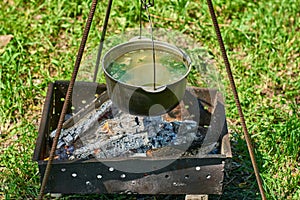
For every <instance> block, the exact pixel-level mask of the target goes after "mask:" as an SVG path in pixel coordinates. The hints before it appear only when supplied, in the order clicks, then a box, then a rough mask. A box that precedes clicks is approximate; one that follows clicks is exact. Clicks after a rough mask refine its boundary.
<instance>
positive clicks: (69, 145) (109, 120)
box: [51, 100, 217, 160]
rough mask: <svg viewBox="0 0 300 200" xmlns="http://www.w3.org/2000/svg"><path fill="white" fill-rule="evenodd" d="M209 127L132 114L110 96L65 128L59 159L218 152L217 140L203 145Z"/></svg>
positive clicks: (60, 139)
mask: <svg viewBox="0 0 300 200" xmlns="http://www.w3.org/2000/svg"><path fill="white" fill-rule="evenodd" d="M176 120H177V119H176ZM207 129H208V128H205V127H201V126H198V123H197V122H196V121H193V120H183V121H166V120H165V118H164V117H163V116H151V117H149V116H145V117H143V116H134V115H130V114H127V113H124V112H123V111H121V110H119V109H118V108H116V107H115V106H114V105H113V104H112V102H111V101H110V100H109V101H106V102H104V103H103V104H102V105H101V106H100V107H99V108H98V109H96V110H91V111H90V112H88V113H87V114H86V116H85V117H83V118H82V119H81V120H79V121H78V122H77V123H75V124H74V125H73V126H70V127H69V128H67V129H65V130H63V131H62V134H61V135H60V138H59V142H58V145H57V149H58V150H57V151H58V152H57V155H59V159H60V160H65V159H69V160H71V159H74V158H77V159H89V158H97V159H108V158H115V157H146V156H148V157H163V156H181V155H183V156H200V155H203V154H205V153H206V154H207V153H211V154H214V153H217V150H216V151H214V150H213V151H211V148H212V147H216V146H217V144H209V145H207V146H205V147H203V148H200V147H201V145H202V143H203V140H204V138H205V136H206V133H207ZM53 136H54V133H52V134H51V137H53ZM74 145H75V147H74Z"/></svg>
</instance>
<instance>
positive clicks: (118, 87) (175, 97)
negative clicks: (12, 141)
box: [102, 39, 191, 116]
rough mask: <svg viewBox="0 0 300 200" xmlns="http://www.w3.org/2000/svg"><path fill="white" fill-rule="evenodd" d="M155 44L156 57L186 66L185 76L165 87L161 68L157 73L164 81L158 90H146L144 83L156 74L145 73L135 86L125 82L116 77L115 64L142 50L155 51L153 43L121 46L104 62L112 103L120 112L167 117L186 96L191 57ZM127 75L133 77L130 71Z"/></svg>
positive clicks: (141, 40) (111, 50) (133, 43)
mask: <svg viewBox="0 0 300 200" xmlns="http://www.w3.org/2000/svg"><path fill="white" fill-rule="evenodd" d="M153 42H154V49H155V52H156V57H157V56H159V55H158V54H159V53H166V54H168V56H169V58H172V59H175V60H176V61H178V62H181V63H182V64H184V67H185V69H184V72H183V73H182V74H180V77H179V78H178V79H177V80H172V81H167V82H165V83H164V77H163V76H162V75H163V74H165V73H164V72H163V71H159V68H157V69H156V73H157V74H159V75H160V77H163V78H161V80H160V82H161V84H160V85H157V86H156V87H155V86H154V88H152V87H151V86H149V85H147V86H145V85H144V83H143V81H144V80H145V79H147V78H148V77H149V76H151V75H153V74H152V72H153V71H152V72H150V71H147V70H146V71H145V72H144V73H143V72H142V73H141V74H140V75H138V78H136V80H137V81H135V82H127V81H124V80H122V78H120V77H115V76H114V75H113V74H112V72H111V67H112V63H113V62H115V61H116V60H117V59H118V58H120V57H121V56H124V55H125V54H127V53H130V52H131V53H134V52H135V51H140V50H142V51H146V50H148V51H149V50H151V51H152V48H153V46H152V45H153V43H152V40H150V39H134V40H131V41H129V42H126V43H123V44H120V45H117V46H115V47H113V48H111V49H110V50H109V51H108V52H107V53H106V54H105V55H104V57H103V60H102V68H103V71H104V74H105V79H106V85H107V90H108V95H109V97H110V99H111V100H112V102H113V103H114V104H115V105H116V106H117V107H118V108H120V109H121V110H123V111H125V112H128V113H130V114H134V115H146V116H155V115H161V114H164V113H167V112H168V111H170V110H172V109H173V108H174V107H176V106H177V105H178V103H179V102H180V100H181V99H182V97H183V96H184V93H185V88H186V83H187V80H186V77H187V75H188V73H189V72H190V68H191V66H190V64H191V60H190V58H189V56H188V55H187V54H186V53H185V52H183V51H182V50H181V49H179V48H177V47H175V46H173V45H170V44H168V43H165V42H161V41H153ZM151 58H152V57H151ZM151 62H152V63H151V64H149V63H148V64H149V67H151V70H154V69H153V60H151ZM143 64H144V63H143ZM159 64H160V63H159V61H158V62H156V65H159ZM137 67H139V66H137ZM135 69H138V68H135ZM120 70H121V69H120ZM175 70H176V69H175ZM149 72H150V73H149ZM126 73H128V74H129V75H128V77H129V76H130V75H131V74H130V73H131V72H130V70H127V71H126ZM139 77H140V78H139ZM154 77H155V76H154ZM167 78H168V77H165V79H167Z"/></svg>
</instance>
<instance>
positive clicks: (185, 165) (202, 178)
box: [33, 81, 231, 194]
mask: <svg viewBox="0 0 300 200" xmlns="http://www.w3.org/2000/svg"><path fill="white" fill-rule="evenodd" d="M68 83H69V82H68V81H56V82H55V83H52V84H50V85H49V87H48V93H47V97H46V102H45V105H44V110H43V115H42V120H41V123H40V127H39V134H38V138H37V142H36V148H35V151H34V156H33V160H34V161H37V162H38V166H39V172H40V175H41V180H42V178H43V176H44V173H45V168H46V165H47V157H48V156H49V149H50V147H51V137H50V134H51V132H52V131H53V130H54V129H55V128H56V126H57V123H58V119H59V115H60V112H61V109H62V106H63V98H64V97H65V93H66V90H67V87H68ZM88 87H94V88H96V93H97V94H99V95H100V94H102V93H103V92H105V91H106V87H105V85H101V84H96V83H90V82H79V83H77V86H76V88H77V90H78V91H79V92H77V94H76V96H74V95H73V98H76V102H79V103H77V107H76V108H75V109H76V110H79V109H80V108H84V106H85V105H86V104H85V103H86V101H87V99H86V96H87V95H86V94H85V93H86V92H87V91H86V88H88ZM190 90H193V91H194V93H191V92H189V91H190ZM191 94H192V95H194V97H196V98H197V99H198V100H199V101H198V102H199V124H198V125H199V126H209V128H208V129H210V131H208V132H207V133H206V136H205V137H206V139H207V141H209V142H211V143H212V142H213V141H210V139H213V138H216V136H217V141H216V142H218V144H219V146H218V147H217V148H216V149H215V150H214V152H213V153H212V152H210V153H207V154H197V155H186V156H180V157H178V158H172V156H168V157H162V158H160V157H150V158H149V157H145V158H143V157H130V158H126V157H120V158H118V157H117V158H109V159H95V158H91V159H76V158H75V159H73V160H54V161H53V164H52V170H51V174H50V177H49V180H48V184H47V186H46V190H45V192H47V193H61V194H89V193H138V194H221V193H222V187H223V178H224V168H225V164H226V161H227V159H228V158H231V149H230V142H229V136H228V133H227V125H226V120H225V109H224V103H223V100H222V96H221V94H220V93H219V92H217V90H214V89H206V88H187V89H186V95H191ZM90 100H91V99H89V100H88V101H90ZM183 101H189V98H188V97H186V98H184V99H183ZM73 110H74V108H72V107H71V106H70V108H69V111H68V113H72V112H73ZM171 112H172V111H171ZM199 148H200V147H199ZM201 148H202V147H201ZM203 148H204V147H203ZM165 162H169V164H168V165H166V166H165V167H163V168H159V167H157V166H160V165H161V164H162V163H165ZM116 165H122V166H140V167H141V168H143V167H145V168H146V167H149V166H151V169H152V170H148V172H124V171H122V170H119V169H118V168H116V167H115V166H116Z"/></svg>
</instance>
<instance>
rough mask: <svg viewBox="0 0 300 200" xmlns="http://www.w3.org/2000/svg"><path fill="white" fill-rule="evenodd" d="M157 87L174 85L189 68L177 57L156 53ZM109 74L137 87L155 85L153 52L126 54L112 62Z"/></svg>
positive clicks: (108, 70) (166, 53)
mask: <svg viewBox="0 0 300 200" xmlns="http://www.w3.org/2000/svg"><path fill="white" fill-rule="evenodd" d="M155 55H156V57H155V60H156V61H155V68H156V77H155V78H156V82H155V85H156V87H159V86H161V85H167V84H170V83H174V82H176V81H178V80H179V79H180V78H182V77H183V76H184V75H185V73H186V72H187V70H188V68H187V67H186V66H185V64H184V63H183V62H182V61H180V60H179V59H180V58H176V57H175V55H173V54H170V53H168V52H165V51H158V50H156V51H155ZM106 70H107V72H108V73H109V74H110V75H111V76H112V77H113V78H115V79H116V80H119V81H121V82H123V83H126V84H131V85H135V86H146V87H149V89H150V88H151V87H152V88H153V85H154V66H153V58H152V50H151V49H149V50H138V51H132V52H129V53H126V54H124V55H122V56H120V57H119V58H117V59H116V60H115V61H114V62H112V63H111V64H110V65H109V66H108V68H107V69H106Z"/></svg>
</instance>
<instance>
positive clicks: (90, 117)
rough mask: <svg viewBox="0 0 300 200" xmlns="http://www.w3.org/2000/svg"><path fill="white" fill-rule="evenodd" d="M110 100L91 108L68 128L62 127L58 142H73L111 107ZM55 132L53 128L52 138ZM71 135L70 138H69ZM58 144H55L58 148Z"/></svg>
mask: <svg viewBox="0 0 300 200" xmlns="http://www.w3.org/2000/svg"><path fill="white" fill-rule="evenodd" d="M111 105H112V102H111V101H110V100H109V101H106V102H104V103H103V104H102V105H101V106H100V108H99V109H97V110H93V111H92V112H90V113H88V114H87V116H85V117H84V118H83V119H81V120H80V121H78V122H77V123H76V124H74V125H73V126H71V127H70V128H68V129H64V130H62V131H61V134H60V136H59V143H60V146H61V143H63V142H64V143H66V144H67V145H69V144H70V143H72V142H74V140H75V138H77V137H78V136H79V135H80V134H81V133H83V132H85V131H87V130H88V129H90V128H91V127H93V126H94V125H95V124H96V123H98V119H99V118H100V117H101V116H103V115H104V114H105V113H107V111H108V110H109V109H111ZM55 134H56V130H54V131H53V132H52V133H51V134H50V137H51V138H54V137H55ZM71 137H72V138H71ZM60 146H57V148H59V147H60Z"/></svg>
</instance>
